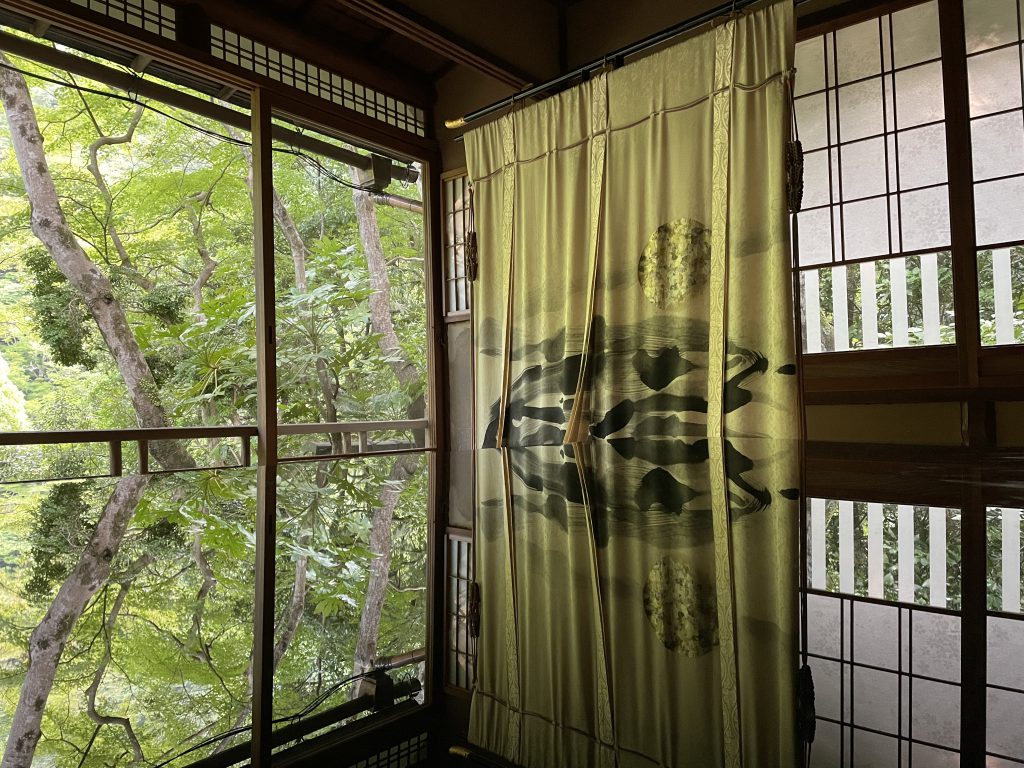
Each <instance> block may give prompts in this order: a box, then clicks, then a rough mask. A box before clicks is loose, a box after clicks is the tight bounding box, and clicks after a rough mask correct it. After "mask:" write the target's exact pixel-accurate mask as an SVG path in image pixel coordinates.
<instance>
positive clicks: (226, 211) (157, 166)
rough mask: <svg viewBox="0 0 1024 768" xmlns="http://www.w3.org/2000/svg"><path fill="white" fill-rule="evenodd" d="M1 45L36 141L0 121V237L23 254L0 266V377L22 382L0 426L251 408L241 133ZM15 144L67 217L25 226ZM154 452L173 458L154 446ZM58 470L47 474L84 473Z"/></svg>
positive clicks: (219, 416) (175, 419)
mask: <svg viewBox="0 0 1024 768" xmlns="http://www.w3.org/2000/svg"><path fill="white" fill-rule="evenodd" d="M9 58H10V59H11V63H12V64H13V65H14V66H16V67H18V68H19V69H22V70H25V71H26V72H28V73H30V74H29V75H28V76H27V77H25V78H24V79H22V76H21V75H16V76H15V80H16V81H18V82H19V84H18V85H17V86H15V87H18V88H22V89H23V91H24V95H25V97H26V99H27V103H28V104H30V105H31V107H32V110H31V114H30V116H29V117H27V119H29V120H30V121H32V122H35V123H36V125H37V126H38V127H39V129H40V131H41V132H42V137H43V144H42V146H41V147H37V146H33V147H31V148H30V147H29V146H28V144H26V143H25V142H24V141H23V140H21V139H19V138H18V137H12V136H11V135H10V129H9V125H8V121H7V120H0V158H2V159H3V168H4V183H5V188H6V189H7V190H8V192H7V193H6V196H5V198H4V199H5V202H4V207H3V211H2V213H0V250H2V251H3V252H4V253H5V254H8V255H12V254H17V255H18V256H17V258H8V259H7V260H6V261H5V262H4V271H3V275H2V277H0V324H2V327H3V329H4V331H3V333H4V340H3V352H2V354H3V359H4V360H5V361H6V362H5V363H0V368H3V369H5V371H6V372H5V373H4V374H0V378H2V379H3V380H4V381H6V382H9V383H10V385H11V386H12V387H13V388H14V389H13V390H12V391H14V392H17V393H18V395H15V397H16V399H17V402H18V406H17V409H16V410H17V413H16V415H15V416H14V419H15V421H14V422H12V423H10V424H5V425H0V429H19V430H20V429H34V430H57V429H60V430H66V429H104V428H133V427H138V426H140V425H141V426H145V427H163V426H172V425H173V426H199V425H227V424H233V423H235V424H237V423H251V422H253V421H254V420H255V412H254V404H255V397H254V393H255V376H254V362H253V360H252V359H251V357H250V352H251V350H252V349H253V347H254V335H253V334H254V330H253V329H254V325H253V319H252V302H253V295H254V273H253V256H252V254H253V247H252V231H253V226H252V204H251V201H250V198H249V189H248V186H247V184H246V173H247V170H246V164H245V162H244V160H243V156H242V152H243V148H245V147H247V145H248V141H249V137H248V133H247V132H245V131H242V130H236V129H234V128H226V127H225V126H224V125H223V124H222V123H220V122H218V121H216V120H211V119H208V118H206V117H202V116H200V115H197V114H194V113H191V112H187V111H185V110H182V109H178V108H176V107H172V106H168V105H166V104H160V103H158V102H154V103H153V107H154V109H144V108H142V107H141V106H138V107H136V106H134V105H132V104H130V103H126V101H125V98H126V94H125V93H123V92H118V91H117V90H116V89H113V88H111V87H109V86H107V85H104V84H102V83H99V82H94V81H91V80H88V79H83V78H75V80H76V82H77V84H78V85H79V86H81V87H82V88H83V89H88V90H81V91H76V90H75V89H73V88H71V87H67V86H64V85H55V84H54V83H52V82H48V81H46V80H42V79H40V78H39V77H36V76H34V75H35V74H39V75H41V76H44V77H48V78H50V79H54V78H56V79H57V80H60V81H63V82H69V81H70V80H71V79H72V76H71V75H70V74H69V73H68V72H64V71H60V70H54V69H52V68H50V67H43V66H41V65H37V64H35V63H33V62H31V61H29V60H25V59H20V58H17V57H9ZM179 90H184V89H179ZM107 94H109V95H107ZM202 98H203V99H204V100H205V99H207V98H208V97H207V96H206V95H202ZM157 109H158V110H159V111H156V110H157ZM26 114H28V113H26ZM237 115H238V118H239V119H240V121H245V122H248V119H249V117H248V115H247V114H245V113H242V112H238V113H237ZM30 149H31V151H29V150H30ZM16 150H17V152H20V153H21V159H22V162H23V163H32V170H33V172H35V170H36V168H37V167H42V166H45V167H46V168H47V169H48V173H46V174H44V175H42V176H41V177H40V179H41V181H40V185H39V186H38V187H35V188H36V189H40V190H46V189H49V190H50V191H51V192H52V194H53V195H54V196H56V198H57V199H59V200H60V205H61V208H62V215H63V217H64V219H66V228H65V227H64V226H59V227H56V228H55V229H54V230H53V231H54V232H55V234H54V237H52V238H44V239H39V238H38V237H37V236H36V235H34V234H33V233H32V232H31V229H30V227H29V217H30V209H31V206H32V205H33V199H32V198H33V196H34V195H35V194H36V193H33V194H32V195H26V194H25V192H24V185H23V181H22V174H21V171H20V166H19V162H18V157H17V154H16ZM14 190H22V191H20V192H14ZM40 194H42V193H40ZM61 243H71V244H72V245H73V247H72V248H70V249H65V248H63V247H61ZM89 272H92V274H93V277H91V278H89V279H85V278H82V279H76V280H73V281H69V280H68V279H67V278H66V277H65V274H82V275H84V274H88V273H89ZM98 301H103V302H104V305H105V306H106V307H107V309H108V311H107V312H104V313H101V314H100V320H99V322H98V321H97V320H96V319H95V317H94V316H93V314H92V312H91V311H90V309H89V305H90V303H94V302H98ZM155 458H156V464H157V465H158V466H160V467H162V468H165V469H166V468H170V467H172V466H174V462H172V461H171V459H170V457H169V456H168V455H167V454H165V452H164V451H163V450H162V449H161V448H159V447H157V449H156V455H155ZM175 458H176V460H177V461H178V463H179V465H180V463H182V462H184V463H190V460H189V457H187V456H177V457H175ZM225 458H226V457H225ZM165 459H167V463H164V460H165ZM192 459H193V460H198V457H192ZM68 469H69V468H68V467H66V466H65V467H58V466H56V465H53V466H50V467H49V468H48V469H47V468H44V470H45V471H44V472H43V473H42V474H43V476H46V477H57V476H61V475H65V476H66V475H68V474H72V475H74V474H82V473H84V471H85V468H84V467H82V468H81V470H74V471H70V472H69V471H68Z"/></svg>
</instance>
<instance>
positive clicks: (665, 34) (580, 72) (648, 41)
mask: <svg viewBox="0 0 1024 768" xmlns="http://www.w3.org/2000/svg"><path fill="white" fill-rule="evenodd" d="M757 2H760V0H733V2H727V3H722V4H721V5H719V6H717V7H715V8H712V9H711V10H709V11H705V12H704V13H702V14H700V15H698V16H693V17H691V18H689V19H687V20H686V21H682V22H680V23H678V24H675V25H674V26H671V27H669V28H668V29H663V30H662V31H661V32H655V33H654V34H653V35H650V36H649V37H645V38H643V39H642V40H638V41H637V42H635V43H630V44H629V45H627V46H625V47H624V48H619V49H618V50H616V51H612V52H611V53H606V54H605V55H604V56H602V57H601V58H599V59H594V60H593V61H591V62H590V63H589V64H584V65H583V66H582V67H577V68H576V69H574V70H572V71H571V72H566V73H565V74H564V75H559V76H558V77H555V78H552V79H551V80H548V81H547V82H544V83H541V84H540V85H533V86H530V87H529V88H525V89H523V90H521V91H518V92H517V93H513V94H512V95H511V96H507V97H505V98H504V99H501V100H499V101H496V102H494V103H493V104H488V105H487V106H486V107H481V108H480V109H478V110H476V111H475V112H470V113H468V114H466V115H463V116H462V117H457V118H455V119H454V120H445V121H444V126H445V128H449V129H456V128H462V127H464V126H466V125H469V123H472V122H474V121H476V120H479V119H480V118H482V117H487V116H488V115H491V114H494V113H495V112H497V111H498V110H501V109H504V108H506V107H510V106H512V105H513V104H515V103H516V102H517V101H522V100H523V99H529V98H531V97H533V96H537V95H538V94H541V93H544V92H545V91H551V90H554V89H556V88H559V87H560V86H565V85H566V84H567V83H569V82H571V81H572V80H575V79H577V78H579V79H581V80H583V79H586V77H587V76H588V75H589V74H590V73H591V72H592V71H593V70H595V69H599V68H601V67H603V66H605V65H607V64H609V63H611V64H612V65H613V66H616V67H617V66H619V65H620V64H622V60H623V59H625V58H626V57H627V56H633V55H635V54H637V53H641V52H642V51H645V50H647V49H648V48H653V47H654V46H656V45H660V44H661V43H663V42H665V41H666V40H670V39H672V38H673V37H676V36H677V35H681V34H683V33H684V32H689V31H690V30H692V29H696V28H697V27H699V26H702V25H704V24H707V23H709V22H711V21H714V20H715V19H717V18H718V17H720V16H724V15H726V14H729V13H734V12H736V11H741V10H743V9H744V8H747V7H748V6H751V5H754V4H755V3H757ZM807 2H810V0H793V5H794V6H799V5H803V4H804V3H807ZM461 139H462V136H458V137H456V141H459V140H461Z"/></svg>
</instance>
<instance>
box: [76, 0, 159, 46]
mask: <svg viewBox="0 0 1024 768" xmlns="http://www.w3.org/2000/svg"><path fill="white" fill-rule="evenodd" d="M71 2H73V3H74V4H75V5H77V6H80V7H82V8H88V9H89V10H90V11H96V12H97V13H102V14H103V15H104V16H107V17H109V18H111V19H115V20H116V21H123V22H124V23H125V24H130V25H131V26H133V27H138V28H139V29H144V30H146V31H147V32H152V33H153V34H156V35H160V36H161V37H166V38H169V39H171V40H173V39H175V17H174V7H173V6H171V5H168V4H167V3H161V2H159V1H158V0H71Z"/></svg>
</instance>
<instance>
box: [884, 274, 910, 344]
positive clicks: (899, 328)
mask: <svg viewBox="0 0 1024 768" xmlns="http://www.w3.org/2000/svg"><path fill="white" fill-rule="evenodd" d="M889 289H890V290H891V291H892V297H891V307H892V344H893V346H894V347H905V346H907V345H909V344H910V328H909V317H910V314H909V312H908V311H907V261H906V259H904V258H898V259H893V260H892V261H890V262H889Z"/></svg>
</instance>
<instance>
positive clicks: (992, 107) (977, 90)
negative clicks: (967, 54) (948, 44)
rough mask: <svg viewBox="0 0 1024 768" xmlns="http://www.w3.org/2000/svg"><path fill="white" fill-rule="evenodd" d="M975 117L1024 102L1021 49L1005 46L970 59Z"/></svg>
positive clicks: (968, 63)
mask: <svg viewBox="0 0 1024 768" xmlns="http://www.w3.org/2000/svg"><path fill="white" fill-rule="evenodd" d="M967 73H968V81H969V84H970V102H971V117H978V116H980V115H988V114H991V113H992V112H1001V111H1002V110H1004V109H1015V108H1019V107H1020V106H1021V95H1020V49H1019V48H1017V47H1014V48H1003V49H1001V50H998V51H990V52H988V53H982V54H978V55H977V56H972V57H971V58H969V59H968V60H967Z"/></svg>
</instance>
